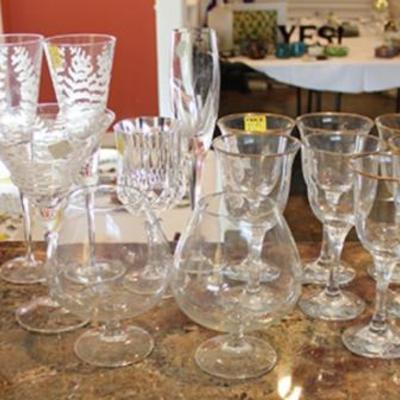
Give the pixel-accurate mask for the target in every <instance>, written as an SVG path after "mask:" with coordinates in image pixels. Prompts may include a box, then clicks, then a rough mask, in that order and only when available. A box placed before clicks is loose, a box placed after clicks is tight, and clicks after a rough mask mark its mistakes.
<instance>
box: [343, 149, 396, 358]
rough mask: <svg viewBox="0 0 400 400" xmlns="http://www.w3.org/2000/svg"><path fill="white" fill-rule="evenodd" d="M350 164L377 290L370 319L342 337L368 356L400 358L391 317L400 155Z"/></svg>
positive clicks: (356, 208)
mask: <svg viewBox="0 0 400 400" xmlns="http://www.w3.org/2000/svg"><path fill="white" fill-rule="evenodd" d="M352 166H353V174H354V211H355V225H356V229H357V235H358V237H359V239H360V241H361V243H362V245H363V246H364V247H365V248H366V249H367V250H368V251H369V252H370V253H371V255H372V257H373V259H374V264H375V271H376V287H377V290H376V306H375V312H374V314H373V316H372V318H371V320H370V322H369V323H368V324H367V325H364V324H361V325H356V326H352V327H350V328H348V329H346V330H345V331H344V333H343V336H342V339H343V343H344V344H345V346H346V347H347V348H348V349H349V350H350V351H352V352H353V353H356V354H358V355H361V356H364V357H372V358H384V359H392V358H400V330H399V329H398V328H397V327H395V326H394V325H392V324H390V323H389V321H388V318H387V297H388V293H387V292H388V286H389V283H390V278H391V274H392V272H393V269H394V267H395V265H396V263H397V262H398V260H399V258H400V219H399V215H400V202H399V200H400V198H399V194H400V156H399V155H395V154H390V153H379V154H371V155H365V156H360V157H356V158H355V159H354V161H353V164H352Z"/></svg>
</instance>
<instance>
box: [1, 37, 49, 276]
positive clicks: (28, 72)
mask: <svg viewBox="0 0 400 400" xmlns="http://www.w3.org/2000/svg"><path fill="white" fill-rule="evenodd" d="M42 41H43V36H41V35H36V34H19V33H16V34H2V35H0V121H1V124H3V125H9V126H12V125H13V124H14V123H15V121H16V120H17V119H21V118H23V119H25V120H29V119H31V118H33V116H34V114H35V111H36V105H37V101H38V95H39V83H40V71H41V66H42ZM15 107H18V109H19V112H18V115H15V113H14V111H15ZM20 198H21V205H22V214H23V217H24V238H25V243H26V252H25V255H24V256H20V257H16V258H14V259H11V260H8V261H7V262H5V263H4V264H3V265H2V266H1V268H0V277H1V278H2V279H4V280H6V281H8V282H11V283H17V284H30V283H38V282H42V281H43V280H44V270H43V264H42V262H40V261H38V260H36V258H35V255H34V253H33V251H32V233H31V212H32V210H31V206H30V204H29V200H28V199H27V198H26V197H24V196H23V195H22V194H21V193H20Z"/></svg>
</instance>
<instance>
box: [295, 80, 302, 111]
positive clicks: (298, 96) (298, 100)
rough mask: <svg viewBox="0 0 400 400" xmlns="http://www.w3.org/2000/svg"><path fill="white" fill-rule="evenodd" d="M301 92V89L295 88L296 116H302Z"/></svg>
mask: <svg viewBox="0 0 400 400" xmlns="http://www.w3.org/2000/svg"><path fill="white" fill-rule="evenodd" d="M301 95H302V92H301V88H299V87H297V88H296V106H297V115H298V116H299V115H301V114H302V110H303V103H302V98H301Z"/></svg>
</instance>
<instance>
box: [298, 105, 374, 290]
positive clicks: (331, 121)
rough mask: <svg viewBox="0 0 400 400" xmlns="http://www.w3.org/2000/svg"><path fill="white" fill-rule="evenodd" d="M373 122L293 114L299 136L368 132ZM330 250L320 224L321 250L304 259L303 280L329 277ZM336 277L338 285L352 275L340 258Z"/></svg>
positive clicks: (330, 114)
mask: <svg viewBox="0 0 400 400" xmlns="http://www.w3.org/2000/svg"><path fill="white" fill-rule="evenodd" d="M373 126H374V123H373V121H372V120H371V119H369V118H367V117H364V116H362V115H357V114H349V113H336V112H321V113H312V114H305V115H302V116H300V117H298V118H297V127H298V129H299V131H300V135H301V139H302V140H303V141H305V140H306V138H307V136H308V135H310V134H313V133H318V132H324V133H335V134H341V133H356V134H364V135H368V134H369V133H370V131H371V129H372V127H373ZM301 157H302V169H303V176H304V179H305V181H306V184H307V186H308V185H309V184H308V182H307V178H308V176H309V174H308V173H306V169H307V160H306V159H305V157H304V153H302V154H301ZM331 257H332V250H331V249H330V247H329V238H328V232H327V228H326V227H325V225H323V233H322V243H321V252H320V255H319V257H318V258H317V259H316V260H313V261H310V262H306V263H305V265H304V270H303V282H304V283H310V284H316V285H325V284H326V282H327V281H328V278H329V269H330V264H331V263H332V259H331ZM336 275H337V280H338V282H339V283H340V284H341V285H344V284H347V283H349V282H351V281H352V280H353V279H354V277H355V271H354V269H353V268H351V267H350V266H349V265H348V264H347V263H345V262H344V261H343V260H340V264H339V265H338V268H337V274H336Z"/></svg>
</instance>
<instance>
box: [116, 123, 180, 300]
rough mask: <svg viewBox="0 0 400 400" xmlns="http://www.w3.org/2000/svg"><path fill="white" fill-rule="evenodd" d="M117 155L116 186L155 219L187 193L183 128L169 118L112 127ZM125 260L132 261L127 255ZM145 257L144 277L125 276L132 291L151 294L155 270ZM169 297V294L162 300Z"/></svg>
mask: <svg viewBox="0 0 400 400" xmlns="http://www.w3.org/2000/svg"><path fill="white" fill-rule="evenodd" d="M114 133H115V141H116V147H117V151H118V160H117V163H118V171H117V182H118V183H119V184H122V185H130V186H133V187H135V188H137V189H138V190H140V192H141V193H142V194H143V195H144V196H145V197H146V200H147V202H148V205H149V207H150V208H151V209H152V210H153V211H154V212H155V213H157V214H158V215H159V214H160V213H161V212H162V211H164V210H168V209H172V208H173V207H174V206H175V205H176V204H178V203H179V202H180V201H181V200H182V198H183V196H184V195H185V193H186V171H185V168H184V162H185V157H184V153H183V148H182V125H181V124H180V123H179V122H178V121H176V120H175V119H172V118H164V117H139V118H133V119H125V120H122V121H120V122H118V123H117V124H116V125H114ZM125 257H127V258H131V257H132V255H131V254H130V252H128V251H127V252H126V254H125ZM151 260H152V256H151V255H149V257H148V265H147V268H146V269H145V270H143V275H144V276H137V274H128V276H127V279H130V281H131V282H130V284H131V290H135V291H137V292H138V293H141V292H144V293H146V292H147V291H149V290H150V291H152V290H153V281H154V278H153V277H154V276H157V271H156V269H157V266H156V265H155V264H154V263H153V262H152V261H151ZM169 296H171V294H170V292H169V291H167V293H166V294H165V295H164V297H169Z"/></svg>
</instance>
